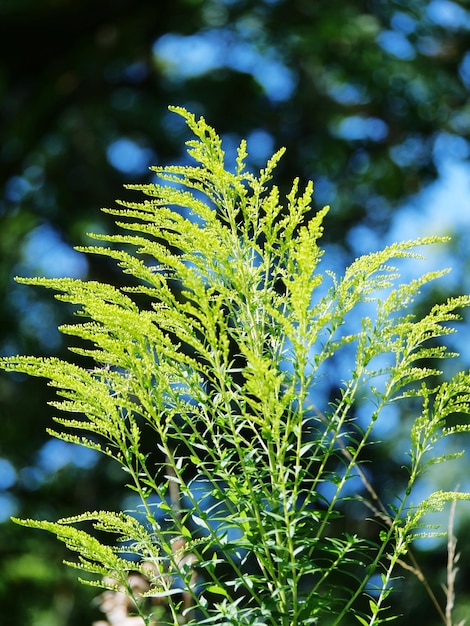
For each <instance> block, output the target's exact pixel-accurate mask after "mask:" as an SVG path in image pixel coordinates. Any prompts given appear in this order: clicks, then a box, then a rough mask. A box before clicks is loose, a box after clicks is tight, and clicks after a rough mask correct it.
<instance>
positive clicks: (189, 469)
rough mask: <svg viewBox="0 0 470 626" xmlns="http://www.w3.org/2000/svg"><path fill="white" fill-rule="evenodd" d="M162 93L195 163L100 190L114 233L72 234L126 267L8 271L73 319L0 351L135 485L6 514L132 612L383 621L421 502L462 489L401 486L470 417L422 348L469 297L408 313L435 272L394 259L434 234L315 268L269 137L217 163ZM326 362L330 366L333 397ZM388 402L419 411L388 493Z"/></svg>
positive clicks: (160, 616)
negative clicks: (49, 539) (106, 506)
mask: <svg viewBox="0 0 470 626" xmlns="http://www.w3.org/2000/svg"><path fill="white" fill-rule="evenodd" d="M172 110H173V112H174V113H176V114H178V115H180V116H182V117H183V118H184V119H185V121H186V123H187V125H188V127H189V129H190V130H191V131H192V133H193V134H194V138H193V139H191V140H190V141H188V142H187V147H188V154H189V156H190V157H191V158H192V159H193V161H194V164H193V165H192V166H190V165H175V166H167V167H155V168H153V170H154V172H155V174H156V178H157V179H158V182H156V183H152V184H148V185H129V186H128V188H129V189H131V190H135V191H140V192H141V193H143V194H144V196H145V197H144V198H143V199H142V200H140V201H137V202H129V201H126V202H120V203H119V205H118V206H117V207H116V208H112V209H107V210H106V212H108V213H110V214H112V215H114V216H116V218H117V221H116V224H117V226H118V227H119V229H120V232H121V234H114V235H102V234H99V235H97V234H95V235H91V236H92V237H93V239H94V240H96V241H97V242H100V243H98V244H97V245H96V246H92V247H84V248H79V249H80V250H81V251H82V252H83V253H86V254H96V255H102V256H104V257H107V258H111V259H114V260H115V261H116V262H117V264H118V265H119V267H120V268H121V269H122V272H123V273H124V275H125V276H126V277H127V279H126V281H125V282H127V286H123V287H119V288H118V287H116V286H113V285H110V284H103V283H100V282H95V281H91V280H80V279H71V278H52V279H47V278H32V279H31V278H27V279H25V278H18V281H19V282H21V283H25V284H28V285H38V286H42V287H46V288H49V289H52V290H54V291H55V292H57V294H56V297H57V298H58V299H59V300H62V301H64V302H67V303H71V304H72V305H75V306H76V316H77V323H73V324H66V325H63V326H62V327H61V328H60V330H61V332H62V333H64V334H65V335H69V336H72V337H74V338H75V344H76V345H75V347H73V346H72V347H71V348H70V349H71V351H72V353H76V354H78V355H79V358H76V359H75V362H74V359H71V360H70V361H64V360H60V359H58V358H54V357H50V358H37V357H26V356H18V357H8V358H3V359H2V361H1V367H2V368H3V369H5V370H8V371H13V372H24V373H26V374H29V375H31V376H40V377H44V378H46V379H48V381H49V385H51V386H52V387H54V388H55V389H56V392H57V400H56V401H54V402H53V403H52V404H53V406H54V407H55V408H56V409H57V410H58V412H59V413H58V415H57V417H55V422H56V424H57V426H56V429H49V432H50V434H51V435H52V436H54V437H58V438H59V439H62V440H64V441H66V442H73V443H75V444H77V445H78V446H85V447H87V448H91V449H93V450H97V451H99V452H101V453H102V454H104V455H106V456H107V457H109V459H110V460H111V459H112V460H113V461H114V462H116V463H118V464H119V465H120V466H121V467H122V469H123V470H124V471H125V472H126V473H127V476H128V489H129V490H131V492H133V493H134V494H135V495H136V497H138V500H139V504H138V505H137V506H136V510H135V511H127V510H126V511H116V512H112V511H92V512H86V513H81V514H79V515H77V516H76V517H68V518H65V519H60V520H58V521H42V520H41V521H36V520H30V519H27V520H22V519H16V520H15V521H16V522H18V523H19V524H23V525H25V526H28V527H32V528H38V529H43V530H47V531H49V532H52V533H54V534H56V535H57V537H58V539H60V540H61V541H63V542H65V544H66V545H67V547H68V548H69V549H70V550H71V551H72V552H74V553H76V560H72V561H70V562H68V565H71V566H72V567H75V568H77V569H78V570H79V571H80V576H81V577H82V579H83V581H84V582H86V583H87V584H91V585H96V586H97V587H102V588H104V589H107V590H108V591H107V592H106V593H109V592H116V593H117V592H118V591H119V592H120V593H123V594H124V597H127V598H128V604H127V605H126V606H128V607H131V608H130V609H129V611H130V612H132V611H133V612H134V620H135V621H134V622H132V623H136V624H139V623H140V624H145V625H146V626H149V625H150V624H173V625H176V624H181V623H193V624H220V625H221V624H224V625H229V624H233V625H237V626H238V625H242V624H253V625H266V626H267V625H272V626H279V625H282V626H293V625H297V626H300V625H307V624H321V625H322V626H323V625H325V624H328V625H331V626H337V625H340V624H341V625H348V624H360V625H362V626H372V625H377V624H381V623H384V622H387V621H389V620H391V619H392V618H394V617H396V616H397V612H396V611H395V610H394V606H393V605H394V595H393V588H394V580H395V577H402V576H413V575H414V574H417V575H420V570H419V567H418V565H417V563H416V561H415V559H414V557H413V555H412V552H411V549H410V546H411V543H412V541H413V540H414V539H415V538H416V537H422V536H423V535H425V534H427V533H429V532H430V533H431V534H432V532H433V531H432V529H431V530H430V529H428V528H427V527H426V526H424V525H423V516H424V515H425V514H428V513H430V512H435V511H441V510H442V509H443V507H444V505H445V504H446V503H448V502H454V501H456V500H463V499H465V500H467V499H470V495H469V494H468V493H461V492H459V491H457V490H456V491H449V492H444V491H437V492H435V493H431V494H429V495H427V496H426V497H425V499H424V500H423V499H419V498H418V499H416V496H415V486H416V483H417V481H418V479H419V478H420V477H421V475H422V474H423V472H425V471H426V470H427V469H428V468H429V467H430V466H431V465H433V464H436V463H447V462H449V461H451V460H453V459H459V458H460V456H461V454H462V453H460V452H458V453H456V452H449V453H448V454H446V453H442V451H441V446H439V450H440V451H439V453H437V452H436V450H435V448H436V444H438V443H439V444H440V442H441V441H442V440H443V439H445V438H447V437H450V436H453V435H456V434H458V433H466V432H467V431H468V430H469V428H470V427H469V425H468V424H467V422H466V420H467V415H468V413H469V406H470V374H469V373H467V372H460V373H458V374H456V375H455V376H454V377H453V378H451V379H450V380H444V382H440V383H439V382H438V380H439V375H440V372H439V371H438V370H437V369H436V366H435V364H436V363H437V362H438V361H439V360H441V359H445V358H449V357H455V356H457V355H456V354H455V353H454V352H450V351H449V350H448V349H447V348H446V347H445V345H444V343H443V342H442V338H443V337H445V336H447V335H449V333H452V332H454V330H455V325H454V324H453V323H455V322H456V321H457V320H459V310H460V309H462V308H463V307H467V306H468V305H469V304H470V297H469V296H461V297H452V298H450V299H448V300H447V301H446V302H444V303H441V304H436V305H435V306H433V307H432V308H431V310H430V311H429V312H428V313H427V314H425V315H424V316H421V317H417V316H415V315H414V313H413V303H414V302H415V299H416V298H417V296H418V295H419V293H420V290H421V288H422V287H423V286H424V285H426V284H427V283H429V282H430V281H432V280H434V279H438V278H440V277H442V276H443V275H444V274H445V271H444V270H443V271H432V272H426V273H424V274H423V275H422V276H421V277H420V278H417V279H414V280H411V281H410V282H408V283H405V284H401V283H400V282H399V281H400V276H399V272H398V270H397V269H396V267H395V265H397V264H398V262H399V261H400V260H401V259H417V260H416V262H418V259H419V257H420V254H419V253H420V252H421V251H422V248H423V246H429V245H434V244H438V243H442V242H443V239H440V238H437V237H430V238H423V239H420V240H417V241H411V242H402V243H396V244H393V245H390V246H388V247H386V248H384V249H383V250H381V251H379V252H373V253H371V254H368V255H365V256H362V257H360V258H357V259H356V260H355V261H354V262H353V263H352V264H351V265H350V266H349V267H347V269H346V270H345V272H344V274H343V275H342V276H337V275H335V274H333V273H332V272H331V271H327V270H325V271H322V270H321V260H322V254H323V251H322V248H321V247H320V245H319V240H320V238H321V235H322V229H323V226H322V222H323V220H324V217H325V215H326V213H327V211H328V207H325V208H323V209H321V210H319V211H317V212H315V211H314V210H313V209H312V206H311V201H312V192H313V185H312V184H311V183H308V184H307V186H306V188H305V189H304V190H299V181H298V180H295V181H294V183H293V185H292V189H291V191H290V192H289V193H288V194H287V197H286V198H285V201H284V199H282V198H281V194H280V192H279V189H278V187H277V186H276V185H274V184H272V182H271V179H272V176H273V172H274V170H275V167H276V165H277V163H278V161H279V159H280V158H281V156H282V154H283V150H279V151H278V152H276V154H274V156H273V157H272V158H271V159H270V160H269V162H268V163H267V165H266V167H265V168H264V169H262V170H261V171H260V173H259V175H258V176H255V175H254V174H253V173H251V172H250V171H248V169H247V167H246V165H245V163H246V157H247V152H246V144H245V142H244V141H242V142H241V144H240V146H239V148H238V153H237V158H236V167H235V168H234V170H233V171H231V170H230V168H227V167H226V164H225V161H224V159H225V156H224V151H223V149H222V143H221V139H220V138H219V136H218V135H217V133H216V132H215V131H214V129H213V128H211V127H210V126H209V125H208V124H207V123H206V122H205V120H204V119H203V118H200V119H196V118H195V117H194V115H192V114H191V113H189V112H187V111H186V110H185V109H182V108H177V107H173V108H172ZM394 263H395V265H394ZM355 311H357V313H356V314H355ZM358 316H359V319H360V323H359V324H358V323H357V319H358ZM438 340H440V341H438ZM333 360H335V361H334V362H336V363H338V362H340V363H341V372H346V374H345V375H344V376H343V377H342V378H339V379H338V380H337V381H335V384H336V385H337V393H336V394H335V398H334V399H333V400H332V401H330V402H328V400H327V399H326V398H325V396H324V394H322V392H321V383H322V380H323V377H324V375H325V372H326V371H327V370H326V366H327V364H328V362H333ZM84 362H87V365H88V366H86V365H83V363H84ZM78 363H82V364H78ZM432 364H434V365H432ZM364 403H366V407H368V408H369V411H368V418H367V421H366V422H364V420H362V422H361V423H359V422H358V420H357V418H356V408H357V406H358V405H359V404H360V405H361V406H362V407H363V406H364ZM397 403H398V404H399V405H403V406H406V407H407V411H408V413H410V414H413V415H414V419H413V423H412V425H411V427H410V430H409V440H408V443H407V444H406V446H405V447H406V449H404V450H403V453H408V462H407V466H406V470H407V479H406V480H407V484H406V489H405V490H404V491H403V493H399V494H394V495H390V498H391V499H390V502H386V501H383V499H382V500H381V499H380V498H379V496H378V495H377V493H376V492H375V490H374V487H373V486H372V485H373V482H374V481H373V476H374V465H373V463H369V464H368V465H367V468H365V466H364V465H363V462H362V459H364V458H365V457H366V456H367V450H368V449H369V446H370V445H371V444H372V443H374V446H375V449H376V450H377V449H379V447H380V445H381V444H380V441H379V439H380V437H378V436H377V434H376V427H377V424H378V423H380V421H381V419H386V416H384V415H383V413H384V409H386V407H388V406H389V405H390V404H397ZM362 414H364V411H362ZM144 439H145V445H143V440H144ZM149 442H150V444H149ZM375 454H376V455H377V452H376V453H375ZM366 469H367V471H366ZM352 484H353V485H355V486H354V488H353V489H351V488H350V487H349V485H352ZM351 502H355V503H356V504H357V507H362V509H361V511H362V513H361V515H362V516H363V518H364V519H366V518H369V520H370V522H369V523H368V529H369V530H368V532H367V534H366V535H365V536H362V535H361V533H360V532H359V531H360V529H361V528H363V527H364V524H362V525H361V524H357V529H358V532H351V531H350V529H349V530H345V527H344V525H342V524H341V519H342V518H343V516H344V515H345V514H346V513H345V511H346V508H347V506H348V505H349V504H350V503H351ZM371 528H375V530H371ZM136 576H137V577H140V579H141V580H145V584H144V585H139V584H136V583H135V580H136V578H135V577H136ZM430 601H433V602H435V604H436V610H437V611H438V612H439V613H440V615H441V617H442V618H443V620H446V619H447V622H444V623H447V624H448V623H449V621H448V620H449V616H447V617H446V615H445V613H444V610H445V608H440V605H439V602H438V601H437V600H436V598H435V597H434V596H433V597H432V599H431V600H430ZM126 610H128V609H126Z"/></svg>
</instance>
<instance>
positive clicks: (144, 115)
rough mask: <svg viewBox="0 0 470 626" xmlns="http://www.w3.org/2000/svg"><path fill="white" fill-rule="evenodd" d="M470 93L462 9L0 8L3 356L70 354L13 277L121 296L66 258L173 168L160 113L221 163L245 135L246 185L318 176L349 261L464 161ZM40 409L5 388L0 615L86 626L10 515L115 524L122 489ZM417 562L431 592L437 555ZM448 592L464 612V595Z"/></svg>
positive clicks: (57, 315) (274, 1)
mask: <svg viewBox="0 0 470 626" xmlns="http://www.w3.org/2000/svg"><path fill="white" fill-rule="evenodd" d="M469 89H470V6H469V5H468V3H467V2H464V1H462V2H458V1H456V0H453V1H451V0H413V1H412V2H410V1H405V0H401V1H400V0H392V1H389V0H358V1H356V2H347V1H345V0H329V1H328V2H325V1H320V0H258V1H256V2H249V1H248V0H138V1H135V0H101V1H100V2H94V1H92V0H40V1H38V0H0V96H1V98H0V138H1V141H0V179H1V184H0V189H1V191H0V194H1V195H0V290H1V301H2V306H1V309H0V350H1V352H2V354H11V353H31V354H44V353H58V354H60V353H61V352H62V351H63V350H65V347H64V345H63V342H62V340H61V338H60V336H59V334H58V333H57V332H56V330H55V328H56V326H57V324H58V323H60V322H62V321H63V320H64V319H65V318H66V316H67V315H69V314H70V311H68V309H67V308H66V307H64V306H63V305H60V304H57V303H56V302H55V301H51V299H50V297H49V294H43V293H41V292H36V290H32V289H30V288H27V287H24V286H19V285H16V284H15V283H14V282H13V276H14V275H16V274H22V275H32V274H33V275H35V274H42V275H44V274H46V275H61V274H67V275H72V276H86V275H88V276H90V277H93V278H96V279H103V280H106V281H111V282H116V281H117V280H119V278H118V275H117V274H116V273H115V270H114V268H113V267H112V265H110V264H109V265H108V264H107V263H106V262H104V261H103V260H102V259H100V260H96V261H90V260H87V261H84V260H83V259H82V258H81V257H80V256H79V255H78V254H77V253H74V251H73V250H72V248H71V246H72V245H79V244H83V243H87V238H86V233H87V232H89V231H101V230H104V229H106V230H112V228H113V225H112V224H111V223H110V222H108V221H107V219H108V218H107V217H106V215H104V214H101V213H100V212H99V208H100V206H106V205H108V206H109V205H110V204H111V203H112V202H113V200H114V199H115V198H126V197H128V195H126V194H129V193H130V192H126V191H124V190H123V189H122V185H123V184H124V183H129V182H130V183H132V182H147V181H149V180H152V179H151V175H150V174H149V172H148V166H149V165H151V164H165V163H168V162H172V161H173V162H174V161H178V160H180V159H181V158H183V151H184V145H183V142H184V139H185V138H186V134H185V129H184V125H183V124H182V123H181V122H180V120H179V119H177V118H175V117H174V116H172V115H171V114H169V113H168V111H167V106H168V105H169V104H175V105H182V106H185V107H187V108H188V109H190V110H191V111H193V112H194V113H196V114H202V115H204V116H205V117H206V118H207V120H208V122H209V123H210V124H211V125H213V126H214V127H215V128H216V129H217V131H218V132H220V133H221V134H222V136H223V138H224V140H225V146H226V150H227V156H228V158H230V157H231V156H233V154H232V152H233V147H234V146H235V145H236V144H237V143H238V142H239V140H240V139H241V138H242V137H246V138H247V139H248V150H249V153H250V154H251V157H250V158H251V161H250V164H251V165H252V166H253V167H254V168H256V167H260V166H262V165H263V162H264V160H265V159H266V158H268V157H269V156H270V155H271V153H272V152H273V151H274V150H275V149H276V148H278V147H280V146H281V145H285V146H286V147H287V149H288V150H287V155H286V156H285V157H284V159H283V161H282V165H281V168H280V171H281V176H282V179H281V180H280V181H278V182H279V183H280V186H281V188H282V187H283V185H285V186H286V188H287V186H288V185H289V183H290V181H291V179H292V178H293V177H295V176H300V177H301V178H302V179H304V180H306V179H313V180H314V181H315V185H316V198H317V203H318V206H321V205H323V204H325V203H329V204H331V205H332V207H333V208H332V211H331V214H330V218H329V222H328V230H327V232H326V239H327V241H329V242H330V243H331V244H332V245H334V246H336V247H337V248H338V250H340V249H341V250H342V251H343V252H342V253H344V254H345V255H351V254H354V249H353V248H354V246H352V243H351V242H352V238H351V233H352V232H354V229H356V228H357V227H358V225H361V226H363V227H366V228H368V229H370V230H372V231H373V232H375V233H377V234H378V236H381V235H382V234H384V233H386V232H387V230H388V229H389V227H390V223H391V221H392V220H393V216H394V214H395V212H396V211H397V209H398V208H399V207H400V206H401V205H403V203H404V202H405V200H406V199H407V198H409V197H414V196H415V195H416V194H417V193H418V192H419V191H420V190H421V189H423V188H425V187H426V185H428V184H429V183H430V182H431V181H432V180H434V178H435V177H436V176H437V175H438V170H439V163H440V160H442V159H443V158H455V159H459V160H460V161H465V160H466V159H467V158H468V156H469V154H470V152H469V143H468V140H469V135H470V100H469V97H468V96H469ZM467 207H468V205H467ZM464 210H465V209H464ZM403 237H404V238H406V233H404V234H403ZM456 245H457V244H456ZM458 287H459V286H457V288H458ZM50 398H51V393H50V391H49V390H48V389H44V386H43V385H42V384H41V383H40V382H38V381H33V380H25V379H24V378H22V377H19V376H18V377H14V376H6V375H2V376H1V378H0V411H1V413H0V416H1V434H0V523H2V539H1V541H0V615H1V617H2V618H4V617H8V618H9V621H10V622H11V623H12V624H18V625H24V626H46V625H47V626H56V625H57V626H59V625H60V626H65V625H67V626H75V625H77V626H78V625H79V624H80V626H83V625H85V624H89V623H91V620H92V619H94V618H96V617H97V615H98V612H97V610H96V607H94V606H93V604H92V602H91V598H92V597H93V593H92V592H91V591H90V590H87V589H82V588H77V585H76V583H75V582H74V574H73V573H67V572H64V570H63V568H62V566H61V564H60V554H59V551H60V549H59V547H58V545H57V544H56V543H55V541H53V540H52V539H49V538H48V537H47V538H45V537H43V536H42V535H41V536H37V535H36V534H35V533H34V532H27V531H24V530H23V529H20V528H18V529H17V528H16V527H12V525H11V523H10V522H9V521H8V517H9V515H11V514H13V513H15V514H19V515H21V516H24V517H25V516H26V517H27V516H34V517H49V518H50V519H54V518H56V517H58V516H59V515H60V516H64V515H67V514H73V513H76V512H79V511H81V510H84V509H93V508H103V507H106V506H109V507H111V508H117V507H119V506H122V502H121V500H120V496H121V494H122V491H121V485H122V484H123V482H124V477H122V476H120V474H119V473H113V472H114V468H110V467H108V466H107V465H106V464H103V465H102V464H101V463H100V462H98V463H96V459H94V458H90V457H86V456H83V455H79V454H78V453H76V452H75V451H74V452H71V451H70V450H69V449H65V448H63V447H62V446H59V445H56V442H52V443H51V442H48V439H47V435H46V434H45V427H46V425H47V424H48V420H49V418H50V411H49V410H48V408H47V406H46V402H47V400H48V399H50ZM392 454H393V453H392ZM389 461H390V460H389ZM384 463H385V462H384ZM384 467H385V465H384ZM386 479H387V471H384V483H385V482H386ZM459 539H460V537H459ZM463 540H464V538H461V541H462V542H463ZM460 547H461V549H462V551H463V552H464V553H465V552H468V551H469V550H470V543H468V542H467V543H466V544H463V543H462V545H461V546H460ZM423 558H424V559H425V561H426V567H427V570H428V572H430V573H431V577H433V582H434V583H435V586H436V588H437V590H438V592H439V584H440V583H441V582H443V580H444V579H443V578H442V566H443V565H444V564H445V555H444V556H443V555H442V553H440V552H433V553H432V554H429V553H427V554H425V555H424V556H423ZM462 569H464V567H463V566H462ZM467 574H468V572H467ZM459 580H460V582H459V581H458V584H460V585H463V586H464V582H465V575H464V573H461V577H460V578H459ZM417 590H419V593H420V594H421V588H420V587H419V585H418V586H417V587H415V586H409V587H407V588H405V590H404V605H403V606H404V608H403V612H404V618H403V619H404V621H403V623H404V624H405V623H410V620H411V619H414V618H416V616H417V615H419V618H420V620H421V621H422V623H425V622H426V623H429V624H433V623H438V622H437V621H436V619H435V616H434V613H433V611H432V607H430V606H429V602H428V601H427V599H426V597H425V596H424V595H413V597H411V594H417V593H418V591H417ZM457 593H458V595H459V593H461V594H462V596H461V601H465V602H467V603H468V604H467V605H468V606H470V589H469V588H468V587H467V588H465V587H463V588H461V589H458V590H457ZM433 620H434V621H433Z"/></svg>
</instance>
